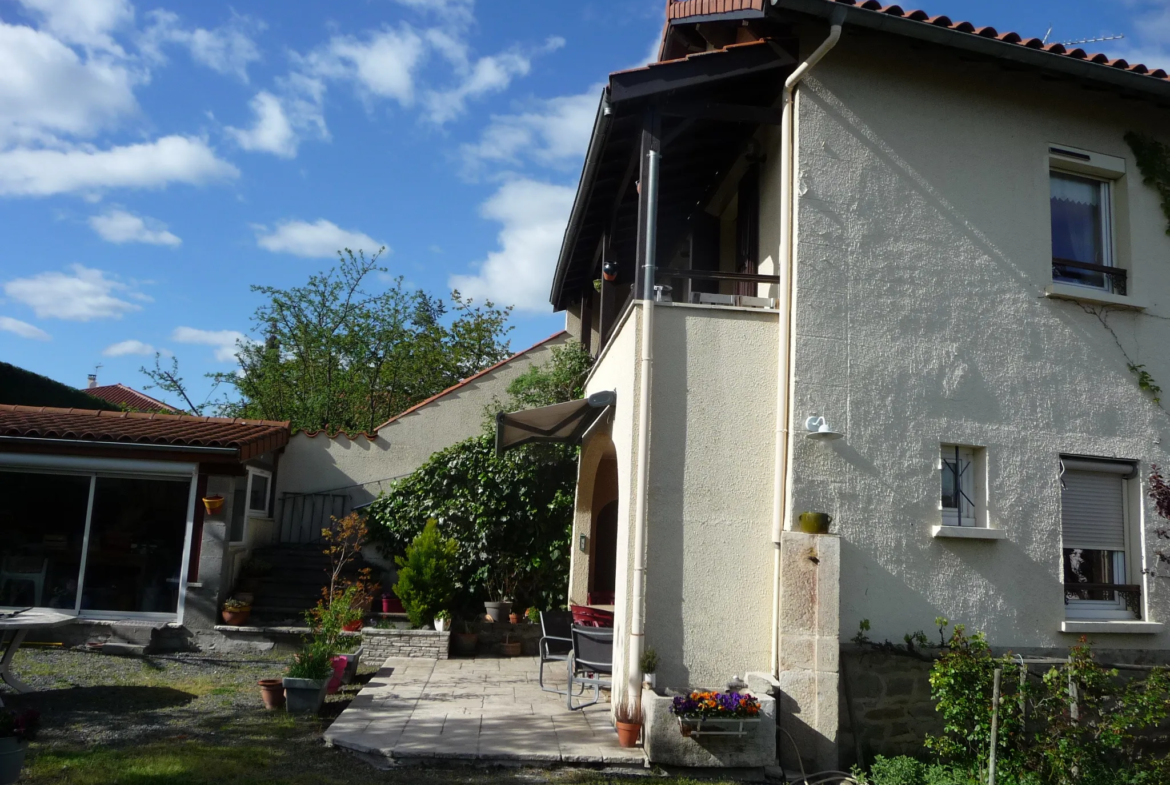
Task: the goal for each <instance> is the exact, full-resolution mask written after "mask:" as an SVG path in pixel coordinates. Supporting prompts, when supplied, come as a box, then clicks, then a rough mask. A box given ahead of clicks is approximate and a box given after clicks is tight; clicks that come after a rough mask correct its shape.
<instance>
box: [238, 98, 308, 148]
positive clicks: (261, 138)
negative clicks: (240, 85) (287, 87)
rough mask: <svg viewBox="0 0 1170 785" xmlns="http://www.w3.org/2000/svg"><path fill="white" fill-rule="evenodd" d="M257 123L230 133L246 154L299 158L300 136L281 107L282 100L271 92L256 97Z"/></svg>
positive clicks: (253, 104) (253, 109) (254, 103)
mask: <svg viewBox="0 0 1170 785" xmlns="http://www.w3.org/2000/svg"><path fill="white" fill-rule="evenodd" d="M250 106H251V107H252V114H253V115H255V118H256V119H255V121H254V122H253V123H252V127H251V128H232V127H230V126H229V127H228V128H227V129H226V130H227V132H228V134H229V135H230V136H231V137H232V138H233V139H235V140H236V144H238V145H239V146H240V147H242V148H243V149H245V150H253V151H260V152H265V153H272V154H273V155H278V156H280V157H281V158H293V157H295V156H296V154H297V136H296V133H295V132H294V131H293V127H292V123H291V122H289V119H288V117H287V116H286V115H285V113H284V107H282V106H281V105H280V99H279V98H277V97H276V96H275V95H273V94H272V93H270V92H268V91H267V90H262V91H260V92H259V93H257V94H256V97H255V98H253V99H252V102H251V104H250Z"/></svg>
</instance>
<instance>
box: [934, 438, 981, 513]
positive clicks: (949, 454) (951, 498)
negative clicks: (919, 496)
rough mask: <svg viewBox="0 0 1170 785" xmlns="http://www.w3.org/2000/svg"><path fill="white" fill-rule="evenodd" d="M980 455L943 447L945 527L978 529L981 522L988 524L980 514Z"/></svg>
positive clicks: (969, 451)
mask: <svg viewBox="0 0 1170 785" xmlns="http://www.w3.org/2000/svg"><path fill="white" fill-rule="evenodd" d="M977 452H978V451H977V450H976V448H974V447H960V446H958V445H954V444H944V445H943V446H942V450H941V453H942V454H941V459H940V460H939V474H940V477H941V480H942V494H941V507H942V524H943V526H978V525H981V524H980V523H979V521H980V519H983V520H986V518H984V516H983V511H982V510H981V507H982V504H981V501H982V500H981V497H980V495H981V494H982V483H980V482H979V479H978V472H979V470H978V466H977V461H976V458H977ZM984 525H985V524H984Z"/></svg>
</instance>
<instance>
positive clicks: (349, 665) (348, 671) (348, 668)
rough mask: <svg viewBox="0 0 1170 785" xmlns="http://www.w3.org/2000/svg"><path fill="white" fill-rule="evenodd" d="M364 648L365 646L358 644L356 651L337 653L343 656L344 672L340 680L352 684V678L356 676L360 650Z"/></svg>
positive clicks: (360, 655)
mask: <svg viewBox="0 0 1170 785" xmlns="http://www.w3.org/2000/svg"><path fill="white" fill-rule="evenodd" d="M365 648H366V647H365V646H358V647H357V650H356V651H352V652H350V653H349V654H339V655H337V656H339V657H345V673H344V674H342V676H341V681H342V682H343V683H344V684H352V683H353V680H354V679H356V678H357V669H358V663H359V662H361V659H362V652H363V651H365Z"/></svg>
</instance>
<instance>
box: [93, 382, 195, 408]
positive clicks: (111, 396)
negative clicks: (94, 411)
mask: <svg viewBox="0 0 1170 785" xmlns="http://www.w3.org/2000/svg"><path fill="white" fill-rule="evenodd" d="M82 392H84V393H85V394H86V395H92V396H93V397H94V398H101V399H102V400H103V401H109V402H110V403H113V404H117V405H118V406H125V407H126V408H128V409H134V410H135V411H140V412H162V413H163V414H178V413H179V412H178V411H177V410H176V409H174V408H172V407H171V406H168V405H167V404H165V403H163V402H162V401H160V400H158V399H156V398H151V397H150V396H149V395H147V394H145V393H140V392H138V390H135V389H134V388H133V387H127V386H126V385H124V384H104V385H102V386H100V387H86V388H84V389H82Z"/></svg>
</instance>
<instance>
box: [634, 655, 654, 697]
mask: <svg viewBox="0 0 1170 785" xmlns="http://www.w3.org/2000/svg"><path fill="white" fill-rule="evenodd" d="M638 662H639V664H640V665H641V668H642V684H644V685H645V686H646V687H648V688H650V689H651V690H653V689H654V687H655V686H656V685H657V681H656V679H655V677H654V672H655V671H657V670H658V652H656V651H654V649H646V650H645V651H644V652H642V658H641V659H640V660H639V661H638Z"/></svg>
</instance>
